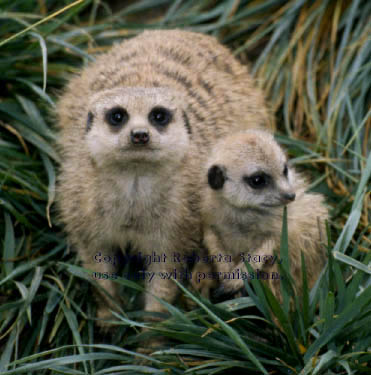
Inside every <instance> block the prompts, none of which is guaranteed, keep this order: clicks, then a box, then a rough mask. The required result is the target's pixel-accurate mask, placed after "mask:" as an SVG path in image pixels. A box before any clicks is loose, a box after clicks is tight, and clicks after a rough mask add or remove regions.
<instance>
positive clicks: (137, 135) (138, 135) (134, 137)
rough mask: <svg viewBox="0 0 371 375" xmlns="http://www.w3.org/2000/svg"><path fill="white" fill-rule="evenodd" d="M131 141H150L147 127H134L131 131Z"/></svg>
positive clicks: (136, 143) (143, 143) (140, 142)
mask: <svg viewBox="0 0 371 375" xmlns="http://www.w3.org/2000/svg"><path fill="white" fill-rule="evenodd" d="M130 139H131V143H132V144H134V145H145V144H147V143H148V142H149V132H148V130H146V129H133V130H132V131H131V133H130Z"/></svg>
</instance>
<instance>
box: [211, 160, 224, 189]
mask: <svg viewBox="0 0 371 375" xmlns="http://www.w3.org/2000/svg"><path fill="white" fill-rule="evenodd" d="M224 171H225V168H224V167H221V166H219V165H213V166H211V167H210V168H209V170H208V172H207V180H208V182H209V185H210V187H211V188H212V189H214V190H219V189H222V188H223V186H224V182H225V180H226V179H227V176H226V175H225V172H224Z"/></svg>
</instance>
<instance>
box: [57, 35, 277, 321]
mask: <svg viewBox="0 0 371 375" xmlns="http://www.w3.org/2000/svg"><path fill="white" fill-rule="evenodd" d="M57 115H58V123H59V126H60V136H59V146H60V151H61V155H62V164H61V171H60V174H59V181H58V194H57V197H58V198H57V200H58V206H59V211H60V214H61V219H62V221H63V223H64V224H65V228H66V231H67V233H68V238H69V241H70V243H71V244H72V245H73V247H74V248H76V249H77V251H78V254H79V255H80V257H81V258H82V261H83V266H84V267H86V268H89V269H92V270H94V271H96V272H97V273H98V274H99V273H100V274H102V275H104V276H103V279H102V280H101V281H100V285H101V286H102V287H103V288H104V290H105V291H107V292H109V293H110V294H111V295H112V296H113V297H115V298H117V299H118V298H119V296H118V291H117V289H116V284H115V283H114V282H113V281H112V279H111V278H110V275H113V274H115V272H116V268H115V266H116V265H115V264H114V262H110V261H106V262H104V259H106V260H109V259H112V257H113V251H114V250H115V249H117V248H119V249H120V250H121V251H122V252H125V251H126V249H127V248H128V247H130V249H131V253H130V255H131V256H132V255H135V254H136V255H138V254H140V255H141V256H142V257H144V256H151V255H155V254H156V255H157V256H160V258H156V260H159V261H153V262H151V264H150V265H149V266H148V272H151V273H152V275H153V276H152V278H151V282H148V283H147V290H148V291H149V293H146V296H145V310H147V311H156V312H161V311H163V310H164V307H163V306H162V305H161V303H160V302H159V301H158V300H157V299H156V298H155V297H154V296H157V297H160V298H163V299H165V300H167V301H170V302H171V301H173V300H174V298H175V296H176V293H177V288H176V285H175V283H174V282H172V281H170V280H168V279H167V277H164V278H162V276H164V274H160V272H161V271H164V272H168V274H172V275H173V277H177V276H175V275H178V277H177V278H179V272H180V271H181V270H182V269H184V268H186V267H187V264H185V263H184V262H182V261H179V259H182V258H181V256H184V255H186V254H191V253H192V252H193V251H195V252H197V251H199V249H200V243H201V237H202V235H201V222H200V212H199V201H200V197H199V192H200V187H201V184H200V181H201V175H200V173H201V168H200V166H201V165H204V163H205V162H206V156H207V154H208V153H209V151H210V149H211V147H212V146H213V145H214V144H215V142H216V141H217V140H218V139H219V138H221V137H223V136H225V135H227V134H228V133H231V132H236V131H241V130H244V129H247V128H251V127H259V126H260V127H267V126H269V124H270V116H269V114H268V111H267V109H266V107H265V105H264V100H263V95H262V93H261V92H260V90H258V89H256V88H255V87H254V85H253V81H252V79H251V77H250V76H249V74H248V72H247V69H246V67H244V66H242V65H241V64H240V63H239V62H238V61H237V60H236V59H234V57H233V56H232V54H231V53H230V52H229V51H228V49H227V48H225V47H223V46H222V45H220V44H219V43H218V42H217V41H216V39H214V38H212V37H210V36H206V35H202V34H198V33H193V32H187V31H180V30H167V31H161V30H157V31H147V32H144V33H142V34H141V35H139V36H137V37H135V38H132V39H130V40H126V41H124V42H122V43H121V44H118V45H115V46H113V48H112V49H111V50H110V51H109V52H108V53H106V54H104V55H102V56H99V57H98V58H97V59H96V61H95V62H94V63H92V64H91V65H89V66H88V67H86V68H85V69H83V71H82V72H81V74H79V75H77V76H75V77H74V78H73V79H72V80H71V81H70V83H69V84H68V86H67V88H66V90H65V92H64V94H63V95H62V96H61V98H60V101H59V103H58V108H57ZM174 253H175V254H176V256H174ZM153 259H154V258H153ZM102 260H103V261H102ZM161 275H162V276H161ZM102 297H103V298H102ZM98 302H99V306H98V317H100V318H105V317H109V315H110V314H109V309H108V307H112V305H110V299H108V298H105V293H103V294H102V296H101V298H99V300H98Z"/></svg>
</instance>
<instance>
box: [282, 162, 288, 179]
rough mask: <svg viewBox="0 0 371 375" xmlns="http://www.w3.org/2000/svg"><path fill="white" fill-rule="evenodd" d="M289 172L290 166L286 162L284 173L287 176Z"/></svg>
mask: <svg viewBox="0 0 371 375" xmlns="http://www.w3.org/2000/svg"><path fill="white" fill-rule="evenodd" d="M288 173H289V168H288V167H287V164H285V167H284V168H283V175H284V176H285V177H287V175H288Z"/></svg>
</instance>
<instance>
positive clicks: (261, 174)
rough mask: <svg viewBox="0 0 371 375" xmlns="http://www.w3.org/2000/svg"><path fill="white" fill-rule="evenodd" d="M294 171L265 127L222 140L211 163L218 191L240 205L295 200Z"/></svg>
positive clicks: (212, 185) (257, 206) (258, 205)
mask: <svg viewBox="0 0 371 375" xmlns="http://www.w3.org/2000/svg"><path fill="white" fill-rule="evenodd" d="M293 173H294V172H293V171H292V170H290V168H289V166H288V163H287V157H286V155H285V153H284V152H283V150H282V149H281V148H280V146H279V145H278V144H277V143H276V141H275V140H274V138H273V136H272V135H271V134H270V133H268V132H265V131H261V130H248V131H246V132H244V133H237V134H233V135H231V136H228V137H227V138H225V139H223V140H221V141H220V142H219V143H218V144H217V145H216V146H215V148H214V149H213V152H212V155H211V157H210V159H209V162H208V165H207V177H208V184H209V186H210V188H211V189H212V190H213V191H214V195H215V196H216V197H219V198H221V199H224V200H225V201H227V202H228V203H229V204H230V205H231V206H233V207H238V208H255V209H260V210H269V209H271V208H272V207H277V206H282V205H286V204H288V203H290V202H292V201H293V200H294V199H295V191H294V186H293V177H294V176H293Z"/></svg>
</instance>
